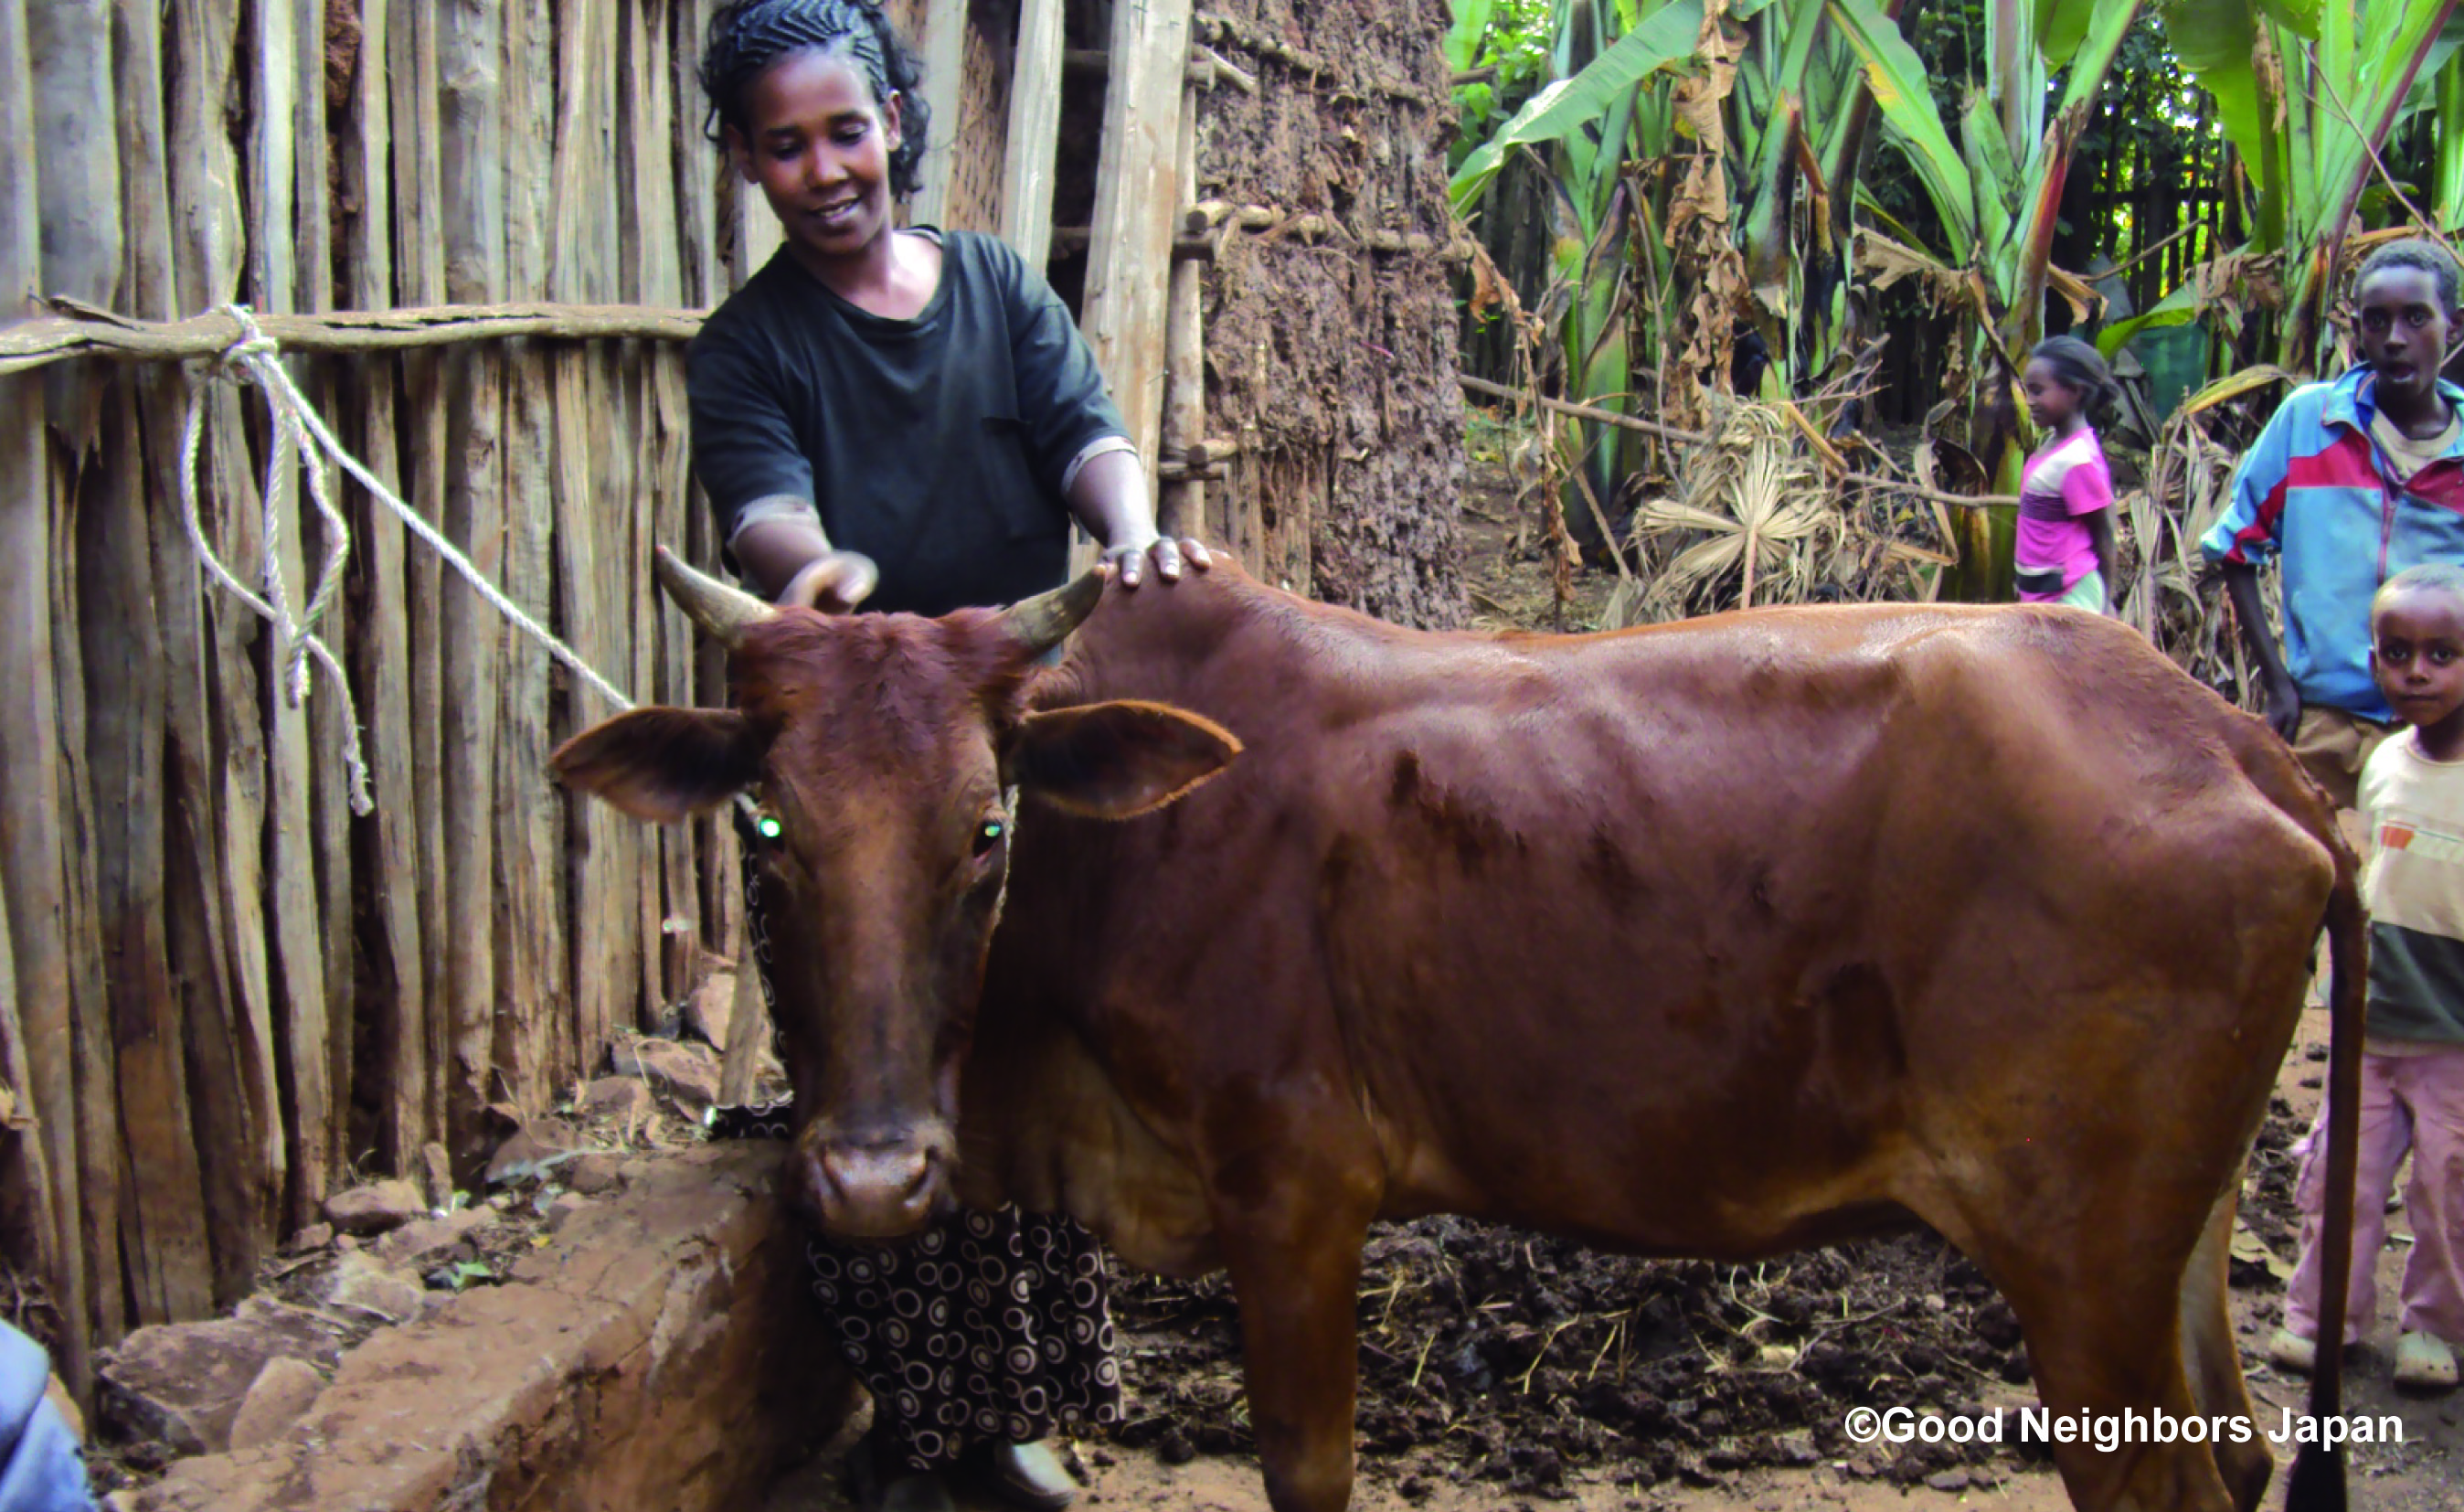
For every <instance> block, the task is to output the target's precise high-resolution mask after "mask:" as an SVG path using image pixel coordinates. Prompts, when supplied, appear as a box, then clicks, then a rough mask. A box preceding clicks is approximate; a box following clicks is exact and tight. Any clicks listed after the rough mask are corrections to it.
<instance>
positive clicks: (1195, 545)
mask: <svg viewBox="0 0 2464 1512" xmlns="http://www.w3.org/2000/svg"><path fill="white" fill-rule="evenodd" d="M1150 559H1152V560H1153V561H1154V563H1155V575H1156V576H1157V577H1159V578H1162V579H1163V580H1164V581H1165V582H1167V583H1177V582H1179V581H1180V565H1181V564H1182V563H1183V562H1186V563H1188V564H1189V565H1190V566H1191V567H1196V568H1198V570H1199V571H1200V572H1203V571H1205V570H1206V569H1207V568H1208V567H1213V566H1214V565H1215V559H1214V558H1212V557H1210V556H1208V555H1207V554H1206V547H1205V546H1204V545H1201V544H1200V543H1199V542H1197V541H1194V540H1191V539H1190V538H1189V537H1187V536H1183V537H1181V538H1180V539H1179V540H1177V541H1176V540H1174V539H1173V538H1172V537H1170V536H1155V537H1152V538H1150V539H1149V540H1147V541H1146V542H1144V543H1133V544H1130V545H1117V546H1107V547H1105V548H1104V557H1103V560H1104V561H1105V562H1107V563H1109V564H1111V567H1112V568H1113V570H1114V571H1116V572H1118V573H1119V574H1120V576H1121V587H1123V588H1135V587H1137V586H1138V584H1139V583H1140V582H1141V581H1142V580H1143V579H1144V578H1145V575H1146V565H1147V563H1148V561H1149V560H1150Z"/></svg>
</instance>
